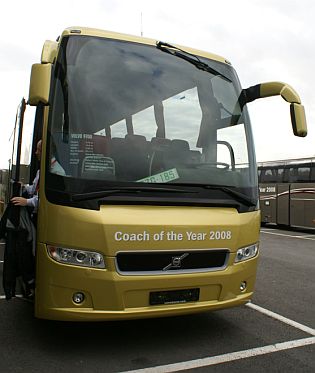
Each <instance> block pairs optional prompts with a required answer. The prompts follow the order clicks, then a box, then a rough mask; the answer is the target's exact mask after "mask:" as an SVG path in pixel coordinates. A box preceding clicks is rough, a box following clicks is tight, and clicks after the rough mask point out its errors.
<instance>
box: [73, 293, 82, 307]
mask: <svg viewBox="0 0 315 373" xmlns="http://www.w3.org/2000/svg"><path fill="white" fill-rule="evenodd" d="M84 298H85V297H84V294H83V293H80V292H78V293H74V294H73V296H72V300H73V302H74V303H75V304H80V303H82V302H83V301H84Z"/></svg>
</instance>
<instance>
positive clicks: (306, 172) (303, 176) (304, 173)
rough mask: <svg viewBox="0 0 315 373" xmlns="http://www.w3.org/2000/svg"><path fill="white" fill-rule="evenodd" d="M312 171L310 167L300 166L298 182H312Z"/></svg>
mask: <svg viewBox="0 0 315 373" xmlns="http://www.w3.org/2000/svg"><path fill="white" fill-rule="evenodd" d="M310 171H311V168H310V167H309V166H300V167H299V168H298V181H302V182H303V181H304V182H307V181H309V180H310Z"/></svg>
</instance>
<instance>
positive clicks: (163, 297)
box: [150, 288, 200, 306]
mask: <svg viewBox="0 0 315 373" xmlns="http://www.w3.org/2000/svg"><path fill="white" fill-rule="evenodd" d="M199 294H200V289H199V288H194V289H181V290H164V291H153V292H151V293H150V306H156V305H161V304H179V303H188V302H198V301H199Z"/></svg>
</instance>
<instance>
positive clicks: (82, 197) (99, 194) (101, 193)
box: [71, 186, 198, 202]
mask: <svg viewBox="0 0 315 373" xmlns="http://www.w3.org/2000/svg"><path fill="white" fill-rule="evenodd" d="M124 192H127V193H141V192H149V193H150V192H154V193H156V192H158V193H198V192H195V191H192V190H189V189H178V188H157V187H138V186H137V187H119V188H108V189H105V190H98V191H95V192H86V193H76V194H73V195H72V196H71V200H72V201H73V202H75V201H87V200H90V199H96V198H105V197H107V196H110V195H112V194H119V193H124Z"/></svg>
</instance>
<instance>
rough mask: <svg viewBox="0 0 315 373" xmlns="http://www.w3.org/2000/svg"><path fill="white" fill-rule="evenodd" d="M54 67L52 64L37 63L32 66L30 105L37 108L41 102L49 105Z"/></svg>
mask: <svg viewBox="0 0 315 373" xmlns="http://www.w3.org/2000/svg"><path fill="white" fill-rule="evenodd" d="M51 71H52V65H51V64H50V63H47V64H40V63H35V64H34V65H33V66H32V72H31V80H30V90H29V98H28V103H29V105H31V106H36V105H38V104H39V103H40V102H41V103H43V104H44V105H47V104H48V103H49V92H50V80H51Z"/></svg>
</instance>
